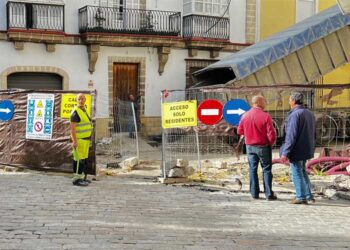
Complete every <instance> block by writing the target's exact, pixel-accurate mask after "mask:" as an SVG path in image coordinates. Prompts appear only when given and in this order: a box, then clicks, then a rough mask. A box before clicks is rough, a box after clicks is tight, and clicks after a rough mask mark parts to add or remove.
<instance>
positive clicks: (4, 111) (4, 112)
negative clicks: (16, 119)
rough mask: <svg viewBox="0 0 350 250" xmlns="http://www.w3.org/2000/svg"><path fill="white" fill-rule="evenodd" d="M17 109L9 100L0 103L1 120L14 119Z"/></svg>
mask: <svg viewBox="0 0 350 250" xmlns="http://www.w3.org/2000/svg"><path fill="white" fill-rule="evenodd" d="M14 111H15V108H14V106H13V103H12V102H11V101H9V100H3V101H0V120H1V121H5V122H7V121H9V120H11V119H12V117H13V114H14Z"/></svg>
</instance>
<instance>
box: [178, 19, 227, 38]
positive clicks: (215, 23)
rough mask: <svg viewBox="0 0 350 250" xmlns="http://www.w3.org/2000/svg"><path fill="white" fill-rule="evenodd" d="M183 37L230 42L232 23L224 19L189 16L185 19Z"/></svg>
mask: <svg viewBox="0 0 350 250" xmlns="http://www.w3.org/2000/svg"><path fill="white" fill-rule="evenodd" d="M183 36H184V37H186V38H214V39H224V40H228V39H229V37H230V21H229V19H228V18H224V17H214V16H199V15H189V16H184V17H183Z"/></svg>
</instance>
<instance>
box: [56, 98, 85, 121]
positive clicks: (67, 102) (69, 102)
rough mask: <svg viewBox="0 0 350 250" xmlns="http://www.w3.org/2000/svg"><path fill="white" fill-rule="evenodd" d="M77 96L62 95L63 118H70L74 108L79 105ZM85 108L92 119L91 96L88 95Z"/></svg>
mask: <svg viewBox="0 0 350 250" xmlns="http://www.w3.org/2000/svg"><path fill="white" fill-rule="evenodd" d="M76 96H77V94H62V99H61V118H68V119H69V118H70V114H71V113H72V110H73V108H74V107H75V106H76V105H77V99H76ZM85 97H86V102H85V107H86V111H87V113H88V115H89V116H90V117H91V95H88V94H86V95H85Z"/></svg>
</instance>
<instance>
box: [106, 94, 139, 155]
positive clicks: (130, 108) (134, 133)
mask: <svg viewBox="0 0 350 250" xmlns="http://www.w3.org/2000/svg"><path fill="white" fill-rule="evenodd" d="M136 112H137V111H136V107H135V106H134V103H133V102H130V101H123V100H120V99H116V100H115V102H114V106H113V114H114V116H113V121H112V122H111V123H110V124H109V128H108V129H109V133H108V134H109V135H110V140H111V141H110V143H109V150H108V151H109V154H110V155H112V156H115V157H116V158H118V159H120V160H124V159H126V158H129V157H137V158H138V159H139V153H140V151H139V133H138V126H137V118H136Z"/></svg>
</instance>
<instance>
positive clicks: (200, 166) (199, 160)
mask: <svg viewBox="0 0 350 250" xmlns="http://www.w3.org/2000/svg"><path fill="white" fill-rule="evenodd" d="M195 134H196V145H197V159H198V166H199V172H200V173H202V163H201V156H200V152H199V137H198V131H197V130H195Z"/></svg>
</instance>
